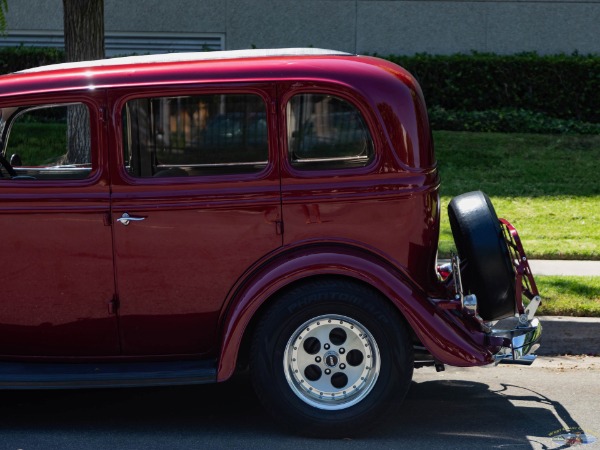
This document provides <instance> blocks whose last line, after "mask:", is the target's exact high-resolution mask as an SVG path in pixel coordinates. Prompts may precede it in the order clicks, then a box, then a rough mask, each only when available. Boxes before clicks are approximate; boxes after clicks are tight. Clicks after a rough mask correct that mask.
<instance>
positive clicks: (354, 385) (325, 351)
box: [250, 279, 413, 437]
mask: <svg viewBox="0 0 600 450" xmlns="http://www.w3.org/2000/svg"><path fill="white" fill-rule="evenodd" d="M311 333H312V334H311ZM359 336H362V337H359ZM302 338H304V341H302ZM299 343H302V345H299ZM328 346H329V348H328ZM342 349H343V350H342ZM313 360H314V361H313ZM374 361H375V362H374ZM373 362H374V363H373ZM370 366H372V367H370ZM250 370H251V376H252V381H253V384H254V387H255V390H256V393H257V395H258V397H259V398H260V399H261V401H262V402H263V404H264V406H265V408H266V409H267V410H268V411H269V412H270V413H271V414H272V415H273V417H274V418H275V419H276V420H277V421H278V422H280V423H281V424H282V425H283V426H284V427H285V428H287V429H289V430H291V431H293V432H295V433H299V434H304V435H309V436H316V437H351V436H355V435H357V434H360V433H361V432H362V431H364V430H365V429H369V428H371V427H372V426H373V425H374V424H375V423H382V422H383V419H384V418H386V417H389V415H390V414H389V413H390V410H391V409H393V408H394V407H397V406H399V405H400V404H401V402H402V400H403V399H404V396H405V395H406V392H407V391H408V388H409V386H410V381H411V378H412V372H413V354H412V344H411V340H410V336H409V333H408V330H407V325H406V324H405V322H404V320H403V318H402V317H401V316H400V315H399V313H398V312H397V311H396V310H395V309H394V308H393V307H392V305H390V304H389V303H388V302H387V300H386V299H384V298H383V297H382V296H381V295H379V294H378V293H377V292H375V291H373V290H372V289H370V288H368V287H366V286H363V285H360V284H358V283H354V282H351V281H346V280H339V279H327V280H320V281H311V282H307V283H306V284H302V285H298V286H296V287H294V288H293V289H291V290H289V291H287V292H286V293H284V294H283V295H282V296H281V297H280V298H278V299H277V300H276V302H275V303H274V304H273V305H272V306H271V307H270V308H269V310H268V311H267V312H266V314H265V315H264V316H263V317H262V319H261V321H260V323H259V325H258V327H257V329H256V332H255V334H254V339H253V342H252V347H251V355H250ZM327 370H329V371H330V373H329V374H327ZM375 370H376V371H377V372H376V373H375ZM344 377H346V378H344ZM305 382H306V384H305ZM313 387H314V390H313V389H312V388H313ZM327 389H330V391H327ZM321 390H322V391H323V392H318V391H321ZM329 396H331V397H329Z"/></svg>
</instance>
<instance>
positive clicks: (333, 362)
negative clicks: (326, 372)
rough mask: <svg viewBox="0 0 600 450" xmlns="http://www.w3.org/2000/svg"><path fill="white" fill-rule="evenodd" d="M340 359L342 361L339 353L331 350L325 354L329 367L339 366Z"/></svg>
mask: <svg viewBox="0 0 600 450" xmlns="http://www.w3.org/2000/svg"><path fill="white" fill-rule="evenodd" d="M339 361H340V359H339V357H338V355H337V353H334V352H330V353H327V354H326V355H325V364H327V365H328V366H329V367H335V366H337V364H338V362H339Z"/></svg>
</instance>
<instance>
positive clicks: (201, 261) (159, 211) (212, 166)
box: [111, 85, 282, 355]
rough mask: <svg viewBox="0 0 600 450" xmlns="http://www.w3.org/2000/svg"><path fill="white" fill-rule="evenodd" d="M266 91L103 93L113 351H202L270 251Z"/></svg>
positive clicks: (275, 177) (274, 229)
mask: <svg viewBox="0 0 600 450" xmlns="http://www.w3.org/2000/svg"><path fill="white" fill-rule="evenodd" d="M273 92H274V89H272V88H271V87H270V86H267V85H248V86H246V87H243V86H239V85H238V86H236V87H235V88H232V89H230V88H228V87H227V86H216V87H212V88H210V89H204V90H177V91H165V90H161V91H152V90H148V91H146V92H142V93H138V94H136V95H135V96H127V95H125V94H123V96H120V95H119V94H118V93H115V94H114V97H113V99H112V100H111V103H114V106H113V111H114V116H115V117H117V119H116V124H117V126H116V127H115V130H114V136H113V144H114V146H115V147H116V148H118V149H119V150H118V151H117V153H118V155H119V156H118V158H116V159H115V162H114V166H113V167H112V169H113V172H114V176H113V178H112V179H113V181H112V220H113V223H114V226H113V229H114V242H115V263H116V279H117V291H118V298H119V320H120V331H121V342H122V348H123V353H124V354H127V355H166V354H210V353H211V352H212V351H213V350H214V348H215V343H216V340H215V338H216V333H217V327H218V323H219V316H220V313H221V309H222V308H223V305H224V302H225V301H226V298H227V296H228V295H229V293H230V292H231V290H232V289H233V287H234V286H235V284H236V282H237V281H238V280H239V279H241V278H242V277H243V276H244V274H245V273H247V271H248V270H249V269H250V267H251V266H252V265H253V264H255V263H256V262H257V261H259V260H260V259H261V258H263V257H264V256H265V255H267V254H268V253H269V252H271V251H273V250H274V249H276V248H277V247H279V246H281V243H282V236H281V227H280V220H281V213H280V194H279V174H278V170H277V164H276V154H275V151H274V144H276V139H275V137H274V134H273V133H272V132H271V130H272V129H273V127H274V126H275V124H276V121H275V119H274V117H273V111H271V110H270V109H269V108H268V107H267V105H271V104H272V102H271V98H272V95H273Z"/></svg>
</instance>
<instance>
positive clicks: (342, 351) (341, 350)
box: [340, 347, 346, 355]
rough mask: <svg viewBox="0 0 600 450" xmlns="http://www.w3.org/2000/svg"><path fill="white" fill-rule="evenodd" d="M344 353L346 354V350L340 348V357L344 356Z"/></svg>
mask: <svg viewBox="0 0 600 450" xmlns="http://www.w3.org/2000/svg"><path fill="white" fill-rule="evenodd" d="M344 353H346V349H345V348H344V347H342V348H340V355H343V354H344Z"/></svg>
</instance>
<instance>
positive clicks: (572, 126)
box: [429, 106, 600, 135]
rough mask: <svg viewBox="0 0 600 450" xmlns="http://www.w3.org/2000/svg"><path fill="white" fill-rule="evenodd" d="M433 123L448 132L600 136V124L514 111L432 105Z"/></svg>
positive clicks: (436, 127)
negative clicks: (454, 108)
mask: <svg viewBox="0 0 600 450" xmlns="http://www.w3.org/2000/svg"><path fill="white" fill-rule="evenodd" d="M429 122H430V123H431V128H432V129H434V130H446V131H477V132H496V133H538V134H594V135H600V123H587V122H580V121H578V120H572V119H571V120H570V119H557V118H556V117H550V116H548V115H546V114H543V113H537V112H532V111H528V110H525V109H514V108H502V109H491V110H490V109H488V110H485V111H464V110H446V109H444V108H441V107H439V106H432V107H430V108H429Z"/></svg>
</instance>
